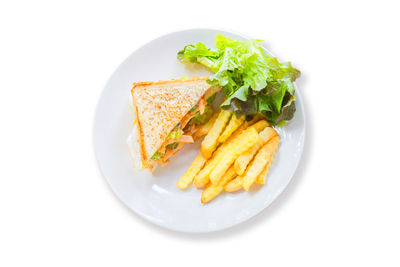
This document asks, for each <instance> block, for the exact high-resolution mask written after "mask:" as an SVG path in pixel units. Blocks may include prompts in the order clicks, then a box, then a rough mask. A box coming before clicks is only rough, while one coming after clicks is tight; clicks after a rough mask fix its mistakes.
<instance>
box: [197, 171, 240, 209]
mask: <svg viewBox="0 0 400 267" xmlns="http://www.w3.org/2000/svg"><path fill="white" fill-rule="evenodd" d="M235 177H236V173H235V171H234V170H233V168H229V169H228V170H227V171H226V173H225V174H224V176H223V177H222V179H221V181H220V182H219V184H218V185H213V184H211V185H209V186H208V187H207V188H206V190H204V191H203V193H202V194H201V203H208V202H210V201H211V200H213V199H214V198H216V197H217V196H218V195H219V194H220V193H221V192H222V191H223V190H224V186H225V185H226V184H227V183H228V182H229V181H231V180H232V179H233V178H235Z"/></svg>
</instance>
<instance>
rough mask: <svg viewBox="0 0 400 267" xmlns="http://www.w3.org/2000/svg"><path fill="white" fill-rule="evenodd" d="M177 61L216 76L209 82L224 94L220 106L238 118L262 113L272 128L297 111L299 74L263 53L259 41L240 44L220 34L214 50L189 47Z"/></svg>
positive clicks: (200, 45)
mask: <svg viewBox="0 0 400 267" xmlns="http://www.w3.org/2000/svg"><path fill="white" fill-rule="evenodd" d="M178 59H179V60H181V61H188V62H193V63H199V64H202V65H204V66H206V67H207V68H209V69H210V70H211V71H213V72H214V73H215V74H214V75H213V76H212V77H210V78H209V79H208V80H207V82H208V83H210V84H212V85H220V86H222V87H223V90H224V93H225V97H226V99H225V101H224V102H223V103H222V104H221V107H222V108H223V109H225V110H230V111H231V112H233V113H235V114H236V115H238V116H240V115H254V114H258V113H262V114H263V115H265V116H266V118H267V120H268V121H269V122H270V123H271V124H273V125H283V124H285V122H286V121H288V120H290V119H292V118H293V116H294V113H295V111H296V106H295V101H296V97H295V96H294V91H295V89H294V86H293V82H294V81H295V80H296V79H297V78H298V77H299V76H300V71H299V70H297V69H295V68H293V66H292V65H291V64H290V63H289V62H283V63H281V62H279V61H278V60H277V59H276V58H274V57H271V56H269V55H267V54H266V53H264V50H263V48H262V47H261V41H260V40H251V41H237V40H232V39H229V38H226V37H224V36H222V35H217V37H216V44H215V49H213V48H207V47H206V46H205V45H204V44H202V43H197V44H196V45H187V46H185V48H184V49H183V50H181V51H179V52H178Z"/></svg>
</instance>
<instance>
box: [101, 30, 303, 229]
mask: <svg viewBox="0 0 400 267" xmlns="http://www.w3.org/2000/svg"><path fill="white" fill-rule="evenodd" d="M218 33H221V34H223V35H225V36H227V37H230V38H233V39H238V40H243V39H246V38H245V37H243V36H241V35H238V34H235V33H232V32H227V31H222V30H214V29H193V30H185V31H179V32H174V33H170V34H167V35H164V36H162V37H160V38H158V39H155V40H153V41H151V42H149V43H147V44H146V45H144V46H143V47H141V48H139V49H137V50H136V51H135V52H133V53H132V54H131V55H130V56H129V57H128V58H127V59H126V60H125V61H124V62H123V63H122V64H121V65H120V66H119V67H118V69H117V70H116V71H115V72H114V74H113V75H112V76H111V78H110V79H109V81H108V82H107V85H106V86H105V88H104V91H103V93H102V95H101V97H100V100H99V103H98V106H97V111H96V117H95V122H94V144H95V150H96V156H97V160H98V163H99V166H100V169H101V171H102V173H103V175H104V177H105V178H106V179H107V181H108V183H109V184H110V186H111V188H112V190H113V191H114V193H115V194H116V195H117V196H118V197H119V199H121V201H122V202H123V203H125V205H127V206H128V207H129V208H130V209H131V210H132V211H134V212H136V213H137V214H139V215H140V216H142V217H144V218H145V219H147V220H148V221H150V222H152V223H155V224H158V225H160V226H163V227H166V228H168V229H171V230H176V231H182V232H211V231H217V230H221V229H225V228H228V227H231V226H234V225H236V224H239V223H241V222H243V221H246V220H248V219H249V218H251V217H253V216H254V215H256V214H258V213H259V212H260V211H262V210H263V209H265V208H266V207H267V206H268V205H270V204H271V202H272V201H273V200H274V199H275V198H276V197H277V196H278V195H279V194H280V193H281V192H282V191H283V189H284V188H285V187H286V186H287V184H288V183H289V181H290V179H291V178H292V176H293V174H294V172H295V170H296V167H297V165H298V163H299V160H300V157H301V154H302V151H303V144H304V136H305V121H304V120H305V117H304V109H303V104H302V100H301V96H300V94H299V91H298V90H296V96H297V101H296V107H297V111H296V114H295V117H294V118H293V119H292V121H290V123H288V124H287V125H286V126H284V127H282V128H278V129H277V130H278V131H279V135H280V137H281V145H280V147H279V149H278V152H277V155H276V158H275V160H274V163H273V164H272V167H271V170H270V173H269V175H268V179H267V182H266V184H265V186H263V187H260V188H258V190H251V191H249V192H242V191H241V192H239V193H233V194H228V193H223V194H222V195H220V196H219V197H217V198H216V199H214V200H213V201H212V202H210V203H209V204H206V205H204V204H201V203H200V196H201V192H202V191H200V190H196V189H195V188H193V187H191V188H189V189H188V190H186V191H181V190H180V189H178V188H177V187H176V182H177V181H178V179H179V177H180V176H181V175H182V174H183V173H184V172H185V171H186V169H187V167H188V166H189V165H190V162H191V161H192V160H193V159H194V157H195V156H196V154H197V153H198V152H199V143H197V144H195V145H186V146H185V147H184V149H183V150H182V151H180V152H179V153H178V154H177V155H176V156H175V157H173V159H172V160H171V162H170V163H169V164H168V165H167V166H164V167H161V168H158V169H157V170H156V171H155V172H154V175H151V174H150V173H149V172H148V171H146V170H145V171H135V170H133V169H132V163H131V159H130V157H129V152H128V149H127V147H126V143H125V140H126V137H127V136H128V134H129V132H130V130H131V126H132V123H133V119H134V118H133V117H132V114H130V113H129V112H128V111H127V107H128V105H129V98H130V90H131V87H132V83H133V82H138V81H158V80H168V79H171V78H180V77H183V76H189V77H191V76H204V75H208V74H209V72H207V71H206V70H204V69H202V68H197V67H195V68H193V67H190V68H188V67H187V66H186V65H185V64H182V63H180V62H179V61H178V60H177V58H176V54H177V52H178V51H179V50H181V49H182V48H183V47H184V46H185V45H188V44H195V43H197V42H203V43H204V44H206V45H207V46H214V44H215V36H216V35H217V34H218Z"/></svg>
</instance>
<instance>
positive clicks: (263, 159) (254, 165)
mask: <svg viewBox="0 0 400 267" xmlns="http://www.w3.org/2000/svg"><path fill="white" fill-rule="evenodd" d="M278 145H279V136H275V137H274V138H272V139H271V140H270V141H269V142H268V143H267V144H265V145H264V146H263V147H262V148H261V149H260V150H259V151H258V152H257V154H256V156H255V157H254V159H253V161H252V162H251V163H250V165H249V167H248V168H247V170H246V174H245V175H244V177H243V188H244V189H245V190H249V189H250V187H251V185H252V184H253V183H254V182H255V181H256V179H257V177H258V176H259V175H260V173H261V172H262V171H263V169H264V167H265V166H267V165H268V164H269V162H270V161H271V160H272V158H273V156H274V154H275V152H276V150H277V149H278Z"/></svg>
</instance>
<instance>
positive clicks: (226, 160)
mask: <svg viewBox="0 0 400 267" xmlns="http://www.w3.org/2000/svg"><path fill="white" fill-rule="evenodd" d="M258 142H259V135H258V133H257V131H256V128H255V127H249V128H247V129H246V130H244V131H243V133H241V134H240V135H238V136H237V137H236V138H235V139H234V140H233V141H232V143H231V144H229V146H228V149H227V151H226V153H224V156H223V158H222V159H221V160H220V161H219V162H218V164H217V166H216V167H215V168H214V169H213V170H212V172H211V173H210V181H211V183H212V184H218V182H219V180H220V179H221V178H222V175H223V174H224V173H225V172H226V171H227V170H228V168H229V167H230V166H231V165H232V163H233V162H234V161H235V160H236V158H237V157H238V156H239V155H240V154H242V153H244V152H245V151H246V150H248V149H250V148H251V147H252V146H254V145H255V144H256V143H258Z"/></svg>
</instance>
